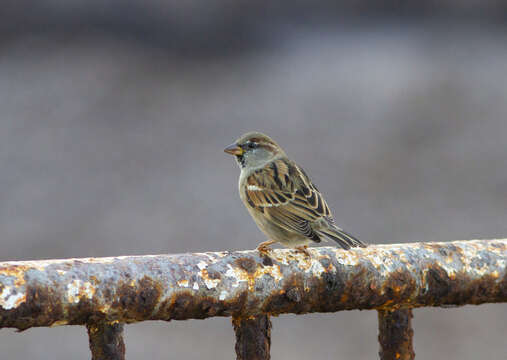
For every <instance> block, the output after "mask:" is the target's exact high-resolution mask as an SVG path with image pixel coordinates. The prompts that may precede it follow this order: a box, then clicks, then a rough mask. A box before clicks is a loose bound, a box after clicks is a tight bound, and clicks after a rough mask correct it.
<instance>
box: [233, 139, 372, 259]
mask: <svg viewBox="0 0 507 360" xmlns="http://www.w3.org/2000/svg"><path fill="white" fill-rule="evenodd" d="M224 151H225V152H226V153H229V154H232V155H235V156H236V160H237V162H238V164H239V167H240V168H241V174H240V176H239V194H240V197H241V200H242V201H243V204H244V205H245V206H246V208H247V209H248V212H249V213H250V215H251V216H252V217H253V219H254V220H255V223H256V224H257V226H258V227H259V228H260V229H261V230H262V231H263V232H264V233H265V234H266V235H267V236H268V239H269V240H268V241H265V242H262V243H261V244H259V246H258V247H257V250H259V251H260V252H263V253H266V252H268V251H269V248H268V246H269V245H271V244H274V243H275V242H279V243H281V244H283V245H285V246H287V247H293V248H296V249H298V250H300V251H302V252H304V253H305V254H307V255H309V254H308V252H307V250H306V248H307V245H308V244H310V243H312V242H316V243H319V242H321V240H322V238H330V239H333V240H334V241H336V242H337V243H338V245H340V246H341V247H342V248H344V249H349V248H351V247H358V246H359V247H365V246H366V245H365V244H364V243H363V242H361V241H359V240H358V239H356V238H354V237H353V236H352V235H350V234H348V233H346V232H345V231H343V230H342V229H340V228H339V227H337V226H336V224H335V222H334V219H333V215H332V214H331V211H330V210H329V207H328V205H327V204H326V201H325V200H324V198H323V196H322V194H321V193H320V191H319V190H318V189H317V187H316V186H315V185H314V184H313V183H312V181H311V180H310V178H309V177H308V175H306V173H305V172H304V170H303V169H302V168H300V167H299V166H298V165H297V164H296V163H295V162H293V161H291V160H289V158H287V155H286V154H285V152H284V151H283V150H282V148H281V147H280V146H279V145H278V144H277V143H276V142H275V141H273V140H272V139H271V138H270V137H269V136H267V135H264V134H261V133H259V132H249V133H247V134H245V135H243V136H241V137H240V138H239V139H238V140H236V142H234V143H233V144H231V145H229V146H228V147H226V148H225V149H224Z"/></svg>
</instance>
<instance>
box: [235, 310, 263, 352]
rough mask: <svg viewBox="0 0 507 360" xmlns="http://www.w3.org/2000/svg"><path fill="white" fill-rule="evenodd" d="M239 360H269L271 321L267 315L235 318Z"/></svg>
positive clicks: (236, 347) (236, 348)
mask: <svg viewBox="0 0 507 360" xmlns="http://www.w3.org/2000/svg"><path fill="white" fill-rule="evenodd" d="M232 325H233V327H234V332H235V334H236V345H235V347H234V348H235V350H236V358H237V359H238V360H269V359H270V348H271V321H270V320H269V317H268V316H267V315H260V316H257V317H249V318H243V319H242V318H233V320H232Z"/></svg>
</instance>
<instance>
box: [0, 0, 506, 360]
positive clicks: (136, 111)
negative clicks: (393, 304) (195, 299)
mask: <svg viewBox="0 0 507 360" xmlns="http://www.w3.org/2000/svg"><path fill="white" fill-rule="evenodd" d="M1 5H2V11H1V12H0V109H1V112H0V166H1V172H0V238H1V252H0V260H2V261H3V260H17V259H42V258H65V257H88V256H114V255H127V254H157V253H178V252H188V251H208V250H209V251H215V250H224V249H228V250H239V249H252V248H254V247H255V246H256V245H257V244H258V243H259V242H260V241H263V240H265V238H264V236H263V235H262V233H261V232H260V231H259V230H257V228H256V226H255V225H254V223H253V221H252V220H251V219H250V217H249V215H248V214H247V211H246V210H245V209H244V208H243V206H242V204H241V202H240V200H239V196H238V194H237V178H238V175H239V170H238V168H237V166H236V164H235V162H234V161H233V159H232V158H230V157H229V156H227V155H226V154H224V153H223V152H222V149H223V148H224V146H226V145H228V144H229V143H231V142H232V141H233V140H234V139H235V138H236V137H238V136H239V135H241V134H242V133H244V132H246V131H249V130H260V131H263V132H266V133H268V134H270V135H271V136H272V137H274V138H275V139H276V140H277V141H278V142H279V143H280V144H281V145H282V146H283V147H284V148H285V149H286V151H287V152H288V154H289V155H290V156H291V157H292V158H293V159H295V160H296V161H297V162H298V163H299V164H300V165H302V166H303V167H304V168H305V169H306V170H307V171H308V172H309V173H310V174H311V176H312V178H313V180H314V181H315V183H316V184H318V186H319V188H320V189H321V190H322V191H323V192H324V194H325V196H326V198H327V200H328V202H329V205H330V206H331V207H332V209H333V210H334V213H335V217H336V219H337V222H338V224H340V225H342V226H343V227H344V228H345V229H346V230H348V231H349V232H351V233H353V234H355V235H356V236H358V237H359V238H361V239H363V240H364V241H366V242H370V243H399V242H413V241H447V240H458V239H476V238H495V237H507V221H506V212H507V148H506V136H507V25H506V20H507V2H503V1H494V0H491V1H472V0H468V1H453V0H444V1H438V2H436V1H422V2H421V1H405V2H402V1H394V0H393V1H387V2H382V4H381V5H380V3H378V2H374V1H367V0H364V1H339V2H332V1H325V0H323V1H316V2H305V1H296V2H293V1H291V2H289V1H281V2H277V3H276V4H273V3H272V2H268V1H226V0H212V1H207V2H199V1H183V2H182V1H171V0H169V1H156V0H150V1H140V0H131V1H119V0H114V1H107V2H103V1H93V0H87V1H84V0H82V1H81V0H69V1H65V2H61V1H51V0H40V1H37V2H36V1H25V2H18V1H9V0H7V1H5V0H4V1H1ZM376 327H377V322H376V313H375V312H374V311H369V312H358V311H353V312H342V313H337V314H313V315H305V316H297V317H296V316H280V317H278V318H275V319H273V334H272V341H273V347H272V358H273V359H274V360H275V359H294V360H296V359H372V358H376V356H377V355H376V353H377V348H378V345H377V338H376V337H377V330H376ZM414 327H415V351H416V354H417V358H418V359H477V358H481V359H503V358H505V354H506V353H507V346H506V344H505V335H506V333H507V307H506V306H505V305H482V306H480V307H464V308H460V309H452V310H442V309H418V310H416V311H415V319H414ZM87 342H88V340H87V337H86V332H85V329H84V328H83V327H69V326H67V327H59V328H54V329H45V328H42V329H31V330H28V331H26V332H23V333H21V334H16V333H15V332H14V331H12V330H1V331H0V349H2V355H1V358H2V359H88V358H89V357H90V355H89V351H88V348H87ZM126 345H127V358H129V359H145V358H150V359H151V358H153V359H203V358H205V359H232V358H234V350H233V347H234V344H233V331H232V328H231V325H230V320H229V319H226V318H217V319H210V320H205V321H185V322H172V323H162V322H151V323H141V324H136V325H129V326H127V327H126Z"/></svg>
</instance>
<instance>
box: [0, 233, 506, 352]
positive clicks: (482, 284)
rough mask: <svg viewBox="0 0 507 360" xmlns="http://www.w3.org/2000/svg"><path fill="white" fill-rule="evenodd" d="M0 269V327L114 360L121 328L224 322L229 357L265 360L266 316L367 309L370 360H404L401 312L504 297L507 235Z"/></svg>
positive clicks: (407, 333)
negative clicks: (67, 329) (71, 330)
mask: <svg viewBox="0 0 507 360" xmlns="http://www.w3.org/2000/svg"><path fill="white" fill-rule="evenodd" d="M309 252H310V254H311V256H310V257H308V256H306V255H305V254H302V253H299V252H295V251H293V250H288V249H281V250H273V252H272V253H271V254H270V255H269V256H263V255H261V254H259V252H257V251H239V252H214V253H195V254H179V255H150V256H121V257H111V258H85V259H67V260H40V261H19V262H3V263H0V328H3V327H12V328H17V329H19V330H25V329H28V328H30V327H34V326H55V325H85V326H86V327H87V329H88V334H89V340H90V349H91V352H92V359H95V360H98V359H100V360H108V359H116V360H117V359H124V358H125V345H124V343H123V324H125V323H127V324H128V323H133V322H138V321H144V320H165V321H169V320H186V319H204V318H208V317H213V316H227V317H232V323H233V327H234V331H235V333H236V347H235V349H236V354H237V359H244V360H247V359H248V360H252V359H256V360H257V359H269V358H270V355H269V350H270V344H271V338H270V331H271V322H270V318H269V317H270V316H276V315H278V314H287V313H292V314H305V313H310V312H335V311H341V310H353V309H375V310H377V311H378V316H379V342H380V352H379V355H380V358H381V359H401V360H403V359H413V358H414V351H413V347H412V336H413V331H412V328H411V318H412V312H411V311H412V310H411V309H412V308H417V307H423V306H460V305H466V304H475V305H478V304H483V303H495V302H507V239H501V240H470V241H455V242H447V243H413V244H401V245H376V246H375V245H370V246H369V247H367V248H364V249H363V248H358V249H351V250H349V251H345V250H341V249H337V248H331V247H320V248H312V249H309Z"/></svg>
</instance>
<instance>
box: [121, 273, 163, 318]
mask: <svg viewBox="0 0 507 360" xmlns="http://www.w3.org/2000/svg"><path fill="white" fill-rule="evenodd" d="M160 295H161V287H160V285H159V284H158V283H157V282H155V281H153V280H152V279H151V278H149V277H147V276H145V277H143V278H142V279H140V280H139V281H138V282H137V283H135V282H132V281H131V282H129V283H124V284H122V285H120V286H119V288H118V290H117V292H116V294H115V300H114V301H113V304H112V306H113V308H117V309H121V310H122V313H123V316H124V317H126V318H130V319H135V320H144V319H150V317H151V314H152V313H153V310H154V309H155V306H156V305H157V304H158V302H159V298H160Z"/></svg>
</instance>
